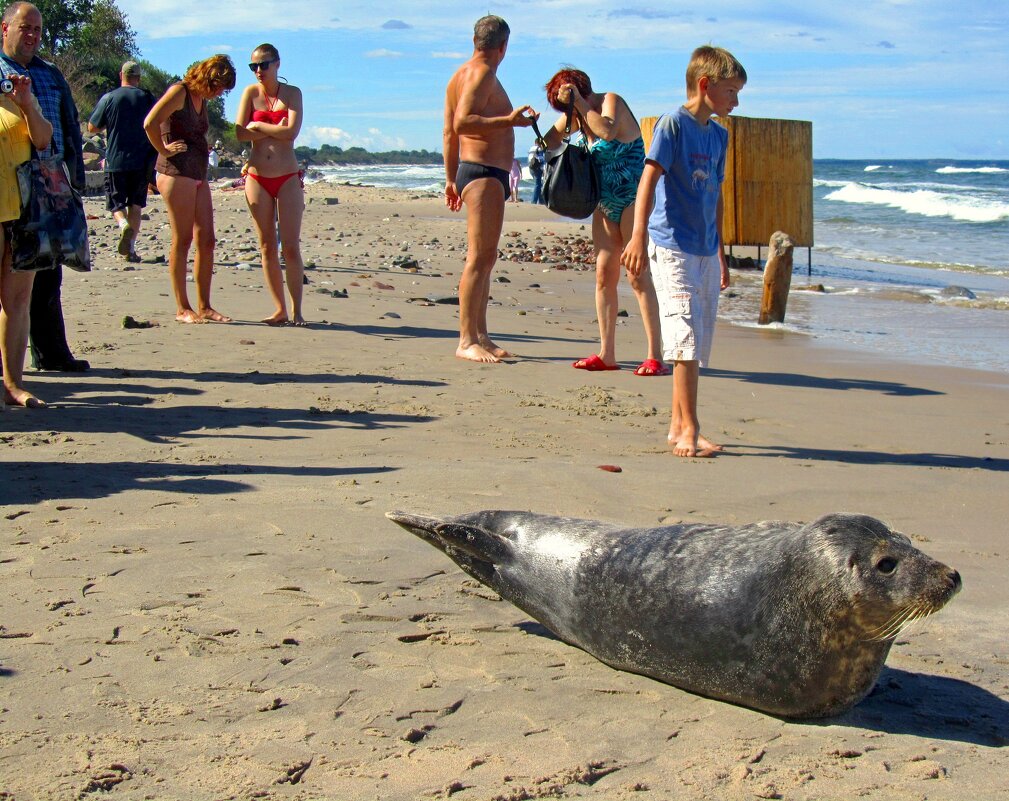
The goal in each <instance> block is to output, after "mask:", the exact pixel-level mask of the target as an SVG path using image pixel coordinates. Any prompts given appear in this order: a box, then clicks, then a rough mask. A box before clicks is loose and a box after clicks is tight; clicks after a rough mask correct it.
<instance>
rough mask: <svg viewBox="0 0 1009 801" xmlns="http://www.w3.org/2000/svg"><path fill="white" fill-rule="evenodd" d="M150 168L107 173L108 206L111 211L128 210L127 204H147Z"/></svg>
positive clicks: (141, 206) (106, 192) (141, 205)
mask: <svg viewBox="0 0 1009 801" xmlns="http://www.w3.org/2000/svg"><path fill="white" fill-rule="evenodd" d="M149 181H150V172H149V171H148V170H122V171H119V172H107V173H105V197H106V199H107V201H108V202H107V204H106V207H107V208H108V210H109V211H126V207H127V206H139V207H140V208H144V206H146V205H147V184H148V182H149Z"/></svg>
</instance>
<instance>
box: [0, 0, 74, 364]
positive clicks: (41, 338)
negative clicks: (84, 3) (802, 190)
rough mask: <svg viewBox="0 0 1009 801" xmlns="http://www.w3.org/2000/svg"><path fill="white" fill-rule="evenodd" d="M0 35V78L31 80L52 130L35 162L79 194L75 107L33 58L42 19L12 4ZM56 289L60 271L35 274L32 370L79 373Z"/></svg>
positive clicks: (54, 76) (45, 65)
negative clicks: (56, 170) (60, 169)
mask: <svg viewBox="0 0 1009 801" xmlns="http://www.w3.org/2000/svg"><path fill="white" fill-rule="evenodd" d="M0 30H2V32H3V52H2V53H0V78H9V77H10V76H11V75H12V74H17V75H27V76H28V77H29V78H31V79H32V83H31V87H32V91H33V92H34V94H35V97H36V99H37V100H38V102H39V106H41V108H42V114H43V116H44V117H45V118H46V119H47V120H48V121H49V122H50V123H51V124H52V126H53V136H52V142H51V144H50V145H49V147H48V148H46V149H45V150H43V151H41V152H40V153H39V157H40V158H47V157H50V156H53V155H59V156H61V157H62V159H63V161H64V163H65V164H66V165H67V170H68V172H69V174H70V183H71V184H72V185H73V187H74V188H75V189H77V191H79V192H82V191H84V180H85V179H84V159H83V155H82V154H83V144H82V141H81V127H80V122H79V120H78V116H77V106H76V105H74V99H73V96H72V94H71V92H70V86H69V84H67V81H66V78H64V77H63V74H62V73H61V72H60V71H59V70H58V69H57V68H56V66H55V65H53V64H50V63H49V62H48V61H43V60H42V59H41V58H39V57H38V55H37V53H38V49H39V46H40V45H41V43H42V14H41V13H40V12H39V10H38V9H37V8H36V7H35V6H34V5H32V4H31V3H27V2H21V1H20V0H18V2H14V3H11V4H10V5H9V6H7V8H6V9H5V10H4V13H3V17H2V21H0ZM62 283H63V268H62V267H56V268H55V269H52V270H40V271H39V273H38V275H36V276H35V284H34V287H33V288H32V300H31V353H32V365H33V366H34V367H35V368H36V369H39V370H59V371H65V372H74V373H80V372H84V371H85V370H88V369H89V368H90V367H91V365H90V364H88V362H87V361H85V360H84V359H75V358H74V356H73V354H72V353H71V352H70V346H69V345H68V344H67V335H66V327H65V325H64V322H63V306H62V300H61V297H60V286H61V285H62Z"/></svg>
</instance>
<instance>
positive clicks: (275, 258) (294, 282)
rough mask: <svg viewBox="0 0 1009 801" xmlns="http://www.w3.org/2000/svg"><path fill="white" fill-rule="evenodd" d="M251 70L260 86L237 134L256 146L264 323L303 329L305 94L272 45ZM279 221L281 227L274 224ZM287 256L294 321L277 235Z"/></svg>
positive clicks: (251, 171)
mask: <svg viewBox="0 0 1009 801" xmlns="http://www.w3.org/2000/svg"><path fill="white" fill-rule="evenodd" d="M249 69H250V70H252V72H253V73H254V74H255V76H256V82H255V83H254V84H252V85H250V86H247V87H246V88H245V91H244V92H243V93H242V99H241V101H240V102H239V104H238V121H237V123H236V124H235V133H236V135H237V136H238V140H239V141H240V142H251V143H252V154H251V155H250V156H249V164H248V173H247V175H246V181H245V199H246V201H247V202H248V204H249V211H250V213H251V214H252V222H253V224H254V225H255V226H256V233H257V234H258V237H259V248H260V251H261V255H262V260H263V275H264V277H265V279H266V287H267V289H268V290H269V291H270V295H271V297H272V298H273V303H274V306H275V309H274V312H273V314H271V315H270V316H269V317H266V318H265V319H264V320H263V322H264V323H267V324H268V325H288V324H290V323H293V324H294V325H304V324H305V320H304V318H303V317H302V314H301V298H302V291H303V290H302V284H303V283H304V278H303V275H304V264H303V262H302V258H301V217H302V215H303V214H304V211H305V198H304V191H303V185H302V180H301V179H302V177H303V176H302V173H301V171H300V167H299V165H298V159H297V156H295V153H294V140H295V139H297V137H298V133H299V132H300V131H301V118H302V105H301V90H300V89H298V87H296V86H291V85H290V84H289V83H287V82H286V81H285V82H282V81H281V80H280V76H279V74H278V71H279V69H280V53H278V52H277V48H275V47H274V46H273V45H271V44H261V45H260V46H259V47H257V48H256V49H255V50H253V51H252V62H251V63H250V64H249ZM275 221H276V222H275ZM278 227H279V229H280V243H281V247H282V248H283V251H284V264H285V267H286V273H287V275H286V278H287V292H288V294H289V295H290V296H291V316H290V317H288V314H287V303H286V300H285V297H284V278H285V276H284V274H283V272H282V271H281V267H280V256H279V254H278V252H277V229H278Z"/></svg>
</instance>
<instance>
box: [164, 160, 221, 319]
mask: <svg viewBox="0 0 1009 801" xmlns="http://www.w3.org/2000/svg"><path fill="white" fill-rule="evenodd" d="M158 191H159V192H160V193H161V195H162V197H164V199H165V208H166V209H167V211H168V222H169V224H170V225H171V228H172V244H171V250H170V251H169V254H168V273H169V276H170V277H171V282H172V291H173V293H174V294H175V308H176V312H175V319H176V320H178V321H179V322H180V323H202V322H204V321H206V320H212V321H213V322H218V323H230V322H231V318H230V317H226V316H224V315H223V314H221V313H220V312H218V311H216V310H215V309H214V307H213V306H211V305H210V284H211V282H212V281H213V278H214V245H215V244H216V238H215V236H214V206H213V202H212V200H211V197H210V185H209V184H207V182H206V181H194V180H193V179H192V178H182V177H175V176H170V175H161V174H158ZM194 239H195V240H196V256H195V259H194V260H193V276H194V278H195V279H196V297H197V308H196V309H195V310H194V309H193V307H192V306H190V305H189V294H188V292H187V291H186V265H187V263H188V261H189V248H190V246H191V245H192V244H193V240H194Z"/></svg>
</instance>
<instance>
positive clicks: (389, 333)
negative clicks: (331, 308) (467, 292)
mask: <svg viewBox="0 0 1009 801" xmlns="http://www.w3.org/2000/svg"><path fill="white" fill-rule="evenodd" d="M330 325H331V326H332V327H333V328H337V329H340V330H342V331H349V332H353V333H356V334H362V335H364V336H374V337H384V338H385V339H458V338H459V329H458V328H423V327H419V326H415V325H401V326H384V325H344V324H343V323H331V324H330ZM491 339H493V340H494V341H495V342H497V343H498V344H499V345H503V344H504V343H505V342H518V343H529V342H586V341H587V340H586V339H585V338H584V337H545V336H532V335H530V334H516V333H504V332H502V331H491Z"/></svg>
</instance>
